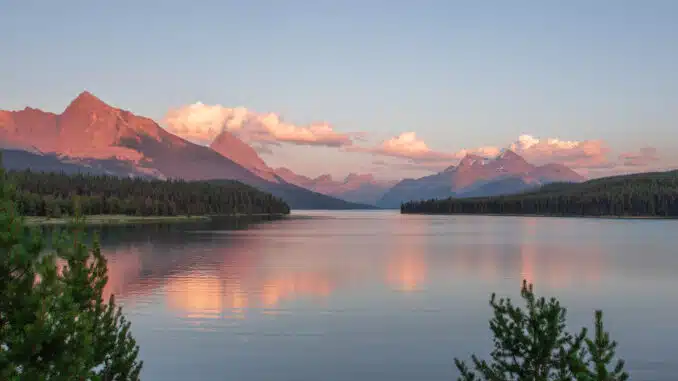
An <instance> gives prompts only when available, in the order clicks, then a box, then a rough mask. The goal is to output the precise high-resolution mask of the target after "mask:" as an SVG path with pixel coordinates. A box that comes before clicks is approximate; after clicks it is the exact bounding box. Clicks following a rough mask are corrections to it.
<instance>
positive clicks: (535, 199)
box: [400, 171, 678, 217]
mask: <svg viewBox="0 0 678 381" xmlns="http://www.w3.org/2000/svg"><path fill="white" fill-rule="evenodd" d="M400 210H401V212H403V213H442V214H523V215H555V216H627V217H655V216H656V217H678V171H672V172H657V173H642V174H635V175H626V176H615V177H608V178H602V179H596V180H591V181H587V182H584V183H580V184H563V183H558V184H548V185H544V186H543V187H541V188H540V189H538V190H536V191H531V192H526V193H521V194H515V195H506V196H495V197H478V198H466V199H464V198H448V199H444V200H426V201H411V202H407V203H405V204H403V205H401V208H400Z"/></svg>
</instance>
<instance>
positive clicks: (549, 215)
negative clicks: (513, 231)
mask: <svg viewBox="0 0 678 381" xmlns="http://www.w3.org/2000/svg"><path fill="white" fill-rule="evenodd" d="M400 214H412V215H425V216H480V217H482V216H489V217H539V218H548V217H551V218H584V219H598V220H675V219H678V216H675V217H673V216H667V217H662V216H615V215H605V216H586V215H581V216H568V215H557V214H515V213H419V212H406V213H403V212H400Z"/></svg>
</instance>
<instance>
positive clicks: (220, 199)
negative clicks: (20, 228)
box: [7, 170, 290, 217]
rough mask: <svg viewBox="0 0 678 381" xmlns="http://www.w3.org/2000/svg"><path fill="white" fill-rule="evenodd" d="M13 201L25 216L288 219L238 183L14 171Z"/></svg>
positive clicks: (272, 201)
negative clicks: (271, 216)
mask: <svg viewBox="0 0 678 381" xmlns="http://www.w3.org/2000/svg"><path fill="white" fill-rule="evenodd" d="M7 176H8V180H9V181H10V182H11V183H12V184H14V185H15V187H16V192H14V195H13V198H14V200H15V201H16V206H17V208H18V210H19V212H20V213H21V214H23V215H27V216H48V217H62V216H64V215H70V216H72V215H73V214H74V212H75V209H76V204H79V208H80V211H81V213H83V214H85V215H95V214H124V215H136V216H175V215H232V214H287V213H289V210H290V208H289V206H288V205H287V204H286V203H285V202H284V201H282V200H281V199H279V198H276V197H274V196H272V195H271V194H269V193H265V192H262V191H260V190H258V189H256V188H253V187H251V186H249V185H245V184H243V183H240V182H237V181H220V182H219V183H214V182H208V181H195V182H187V181H182V180H167V181H165V180H148V179H141V178H121V177H114V176H106V175H91V174H74V175H67V174H64V173H54V172H32V171H28V170H26V171H12V172H9V173H8V174H7Z"/></svg>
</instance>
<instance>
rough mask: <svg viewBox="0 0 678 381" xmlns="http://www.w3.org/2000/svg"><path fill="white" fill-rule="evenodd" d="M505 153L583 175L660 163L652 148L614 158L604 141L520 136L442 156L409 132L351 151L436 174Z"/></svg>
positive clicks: (395, 164)
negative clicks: (469, 156) (472, 158)
mask: <svg viewBox="0 0 678 381" xmlns="http://www.w3.org/2000/svg"><path fill="white" fill-rule="evenodd" d="M503 149H510V150H512V151H514V152H516V153H517V154H519V155H521V156H523V157H524V158H525V159H526V160H527V161H528V162H530V163H532V164H535V165H542V164H548V163H559V164H564V165H566V166H568V167H570V168H572V169H575V170H577V171H579V172H580V173H595V172H600V173H616V172H624V171H626V172H629V171H632V168H631V167H638V166H649V165H651V164H653V163H655V162H657V161H659V155H658V153H657V150H656V149H654V148H652V147H645V148H642V149H640V150H639V151H638V152H628V153H622V154H621V155H619V156H618V157H613V158H611V157H610V152H611V150H610V149H609V148H608V146H607V144H606V143H605V142H604V141H602V140H581V141H579V140H563V139H559V138H545V139H540V138H537V137H535V136H532V135H527V134H525V135H521V136H519V137H518V138H517V139H516V140H515V141H513V142H512V143H509V144H508V145H506V146H503V147H496V146H483V147H479V148H475V149H463V150H460V151H456V152H442V151H435V150H433V149H431V148H430V147H429V146H428V145H427V144H426V142H425V141H424V140H422V139H420V138H419V137H418V136H417V135H416V133H414V132H405V133H402V134H400V135H398V136H395V137H392V138H390V139H388V140H385V141H384V142H382V143H381V144H379V145H377V146H375V147H351V148H350V149H349V150H351V151H360V152H369V153H372V154H374V155H380V156H388V157H392V158H398V159H405V160H407V162H405V163H402V162H401V163H385V162H383V161H380V162H379V163H380V164H381V163H383V164H382V165H386V164H388V165H390V166H391V167H392V168H394V169H400V170H424V171H434V172H435V171H440V170H442V169H444V168H446V167H447V166H449V165H454V164H457V163H458V161H459V160H460V159H461V158H463V157H464V156H466V155H467V154H474V155H478V156H483V157H494V156H497V155H498V154H499V153H500V152H501V151H502V150H503ZM376 163H377V162H375V164H376Z"/></svg>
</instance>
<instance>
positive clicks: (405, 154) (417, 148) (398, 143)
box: [349, 131, 500, 167]
mask: <svg viewBox="0 0 678 381" xmlns="http://www.w3.org/2000/svg"><path fill="white" fill-rule="evenodd" d="M349 150H350V151H358V152H369V153H372V154H374V155H383V156H391V157H395V158H400V159H408V160H410V161H412V162H414V163H431V162H436V163H448V164H449V163H452V162H456V161H458V160H459V159H461V158H463V157H464V156H466V155H467V154H475V155H480V156H496V155H498V154H499V152H500V150H499V149H498V148H496V147H480V148H476V149H473V150H461V151H459V152H449V153H448V152H440V151H435V150H432V149H431V148H429V147H428V145H427V144H426V143H425V142H424V141H423V140H421V139H419V138H418V137H417V134H416V132H411V131H410V132H403V133H402V134H400V135H398V136H395V137H392V138H390V139H388V140H385V141H383V142H382V143H381V144H380V145H378V146H376V147H351V148H350V149H349ZM441 165H443V164H438V165H436V167H440V166H441ZM426 166H429V165H426Z"/></svg>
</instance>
